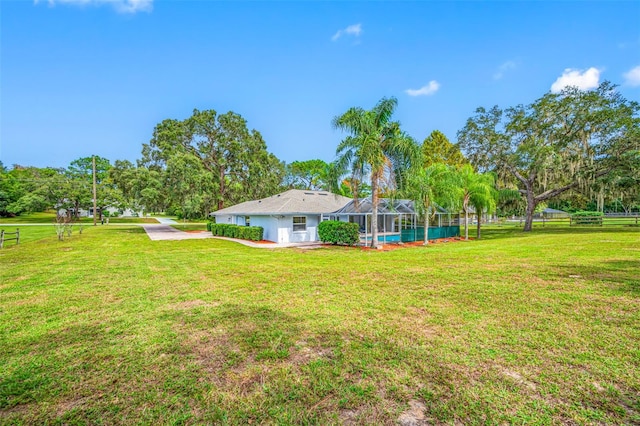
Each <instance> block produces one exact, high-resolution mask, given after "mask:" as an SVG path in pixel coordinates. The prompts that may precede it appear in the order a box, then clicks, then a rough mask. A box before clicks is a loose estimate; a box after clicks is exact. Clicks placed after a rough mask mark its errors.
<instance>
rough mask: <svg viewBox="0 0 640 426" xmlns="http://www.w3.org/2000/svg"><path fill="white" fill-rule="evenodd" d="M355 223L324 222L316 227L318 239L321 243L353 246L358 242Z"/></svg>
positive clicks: (357, 231)
mask: <svg viewBox="0 0 640 426" xmlns="http://www.w3.org/2000/svg"><path fill="white" fill-rule="evenodd" d="M358 228H359V227H358V224H357V223H350V222H340V221H337V220H326V221H324V222H320V224H319V225H318V237H319V238H320V241H322V242H323V243H330V244H340V245H348V246H353V245H356V244H357V243H358V242H359V241H360V233H359V229H358Z"/></svg>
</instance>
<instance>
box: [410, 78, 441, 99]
mask: <svg viewBox="0 0 640 426" xmlns="http://www.w3.org/2000/svg"><path fill="white" fill-rule="evenodd" d="M438 89H440V83H438V82H437V81H435V80H431V81H430V82H429V84H427V85H426V86H422V87H421V88H419V89H407V90H405V93H406V94H407V95H409V96H430V95H433V94H434V93H436V92H437V91H438Z"/></svg>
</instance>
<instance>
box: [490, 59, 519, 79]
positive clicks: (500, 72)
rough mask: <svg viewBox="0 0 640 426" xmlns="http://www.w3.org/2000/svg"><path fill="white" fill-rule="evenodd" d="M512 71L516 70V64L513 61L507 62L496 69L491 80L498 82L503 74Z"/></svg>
mask: <svg viewBox="0 0 640 426" xmlns="http://www.w3.org/2000/svg"><path fill="white" fill-rule="evenodd" d="M513 69H516V63H515V62H514V61H507V62H505V63H503V64H502V65H500V66H499V67H498V71H496V73H495V74H493V79H494V80H500V79H501V78H502V77H504V74H505V73H506V72H507V71H511V70H513Z"/></svg>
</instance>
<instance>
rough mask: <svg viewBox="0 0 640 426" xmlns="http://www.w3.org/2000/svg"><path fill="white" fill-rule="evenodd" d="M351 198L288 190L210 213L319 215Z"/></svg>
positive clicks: (335, 208)
mask: <svg viewBox="0 0 640 426" xmlns="http://www.w3.org/2000/svg"><path fill="white" fill-rule="evenodd" d="M350 201H351V198H347V197H343V196H342V195H337V194H333V193H331V192H327V191H304V190H300V189H290V190H288V191H286V192H283V193H282V194H277V195H272V196H271V197H267V198H263V199H261V200H253V201H246V202H244V203H240V204H236V205H235V206H231V207H227V208H224V209H220V210H218V211H215V212H213V213H211V215H212V216H218V215H229V214H232V215H252V214H255V215H270V214H295V213H300V214H306V213H310V214H321V213H333V212H335V211H336V210H340V209H341V208H342V207H344V206H345V205H347V204H348V203H349V202H350Z"/></svg>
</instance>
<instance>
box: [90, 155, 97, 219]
mask: <svg viewBox="0 0 640 426" xmlns="http://www.w3.org/2000/svg"><path fill="white" fill-rule="evenodd" d="M91 160H92V161H91V163H92V165H93V226H96V214H98V200H97V199H96V156H95V155H94V156H93V157H91Z"/></svg>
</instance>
